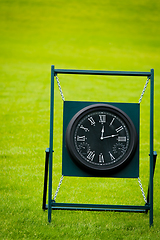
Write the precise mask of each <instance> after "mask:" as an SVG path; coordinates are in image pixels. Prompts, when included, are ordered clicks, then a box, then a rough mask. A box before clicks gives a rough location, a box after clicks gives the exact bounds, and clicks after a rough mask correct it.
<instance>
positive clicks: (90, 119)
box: [88, 117, 95, 126]
mask: <svg viewBox="0 0 160 240" xmlns="http://www.w3.org/2000/svg"><path fill="white" fill-rule="evenodd" d="M88 121H90V123H91V125H94V126H95V121H94V119H93V117H89V118H88Z"/></svg>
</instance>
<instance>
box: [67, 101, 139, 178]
mask: <svg viewBox="0 0 160 240" xmlns="http://www.w3.org/2000/svg"><path fill="white" fill-rule="evenodd" d="M66 147H67V150H68V153H69V155H70V157H71V159H72V160H73V161H74V162H75V163H76V164H78V166H80V167H81V168H83V169H84V170H85V171H87V172H94V173H97V174H101V173H102V174H103V173H105V174H106V173H111V172H114V171H117V170H119V169H120V168H122V167H124V166H125V165H126V164H127V163H128V162H129V161H130V160H131V159H132V157H133V155H134V153H135V150H136V147H137V133H136V129H135V127H134V124H133V122H132V121H131V119H130V118H129V117H128V115H127V114H125V113H124V112H123V111H122V110H120V109H118V108H116V107H114V106H112V105H108V104H93V105H90V106H88V107H85V108H83V109H82V110H80V111H79V112H78V113H77V114H75V115H74V117H73V118H72V119H71V121H70V123H69V124H68V127H67V131H66Z"/></svg>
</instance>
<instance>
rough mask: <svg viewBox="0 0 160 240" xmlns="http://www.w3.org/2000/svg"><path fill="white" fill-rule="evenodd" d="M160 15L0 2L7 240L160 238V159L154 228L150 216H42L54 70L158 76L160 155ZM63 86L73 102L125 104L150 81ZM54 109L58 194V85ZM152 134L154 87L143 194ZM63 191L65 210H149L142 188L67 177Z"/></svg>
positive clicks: (142, 4) (109, 6) (142, 0)
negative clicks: (69, 205)
mask: <svg viewBox="0 0 160 240" xmlns="http://www.w3.org/2000/svg"><path fill="white" fill-rule="evenodd" d="M159 12H160V2H159V1H157V0H153V1H152V2H151V1H148V0H139V1H137V0H128V1H127V0H124V1H117V0H115V1H109V0H105V1H104V0H99V1H95V0H92V1H91V0H81V1H78V0H75V1H73V0H68V1H66V0H59V1H51V0H46V1H42V0H32V1H31V0H28V1H26V0H14V1H12V0H4V1H3V0H0V106H1V114H0V132H1V136H0V163H1V168H0V171H1V174H0V182H1V186H0V189H1V190H0V193H1V197H0V201H1V203H0V215H1V219H0V225H1V231H0V232H1V233H0V238H1V239H35V238H37V239H105V238H108V239H128V236H130V239H159V237H158V234H159V224H160V219H159V213H160V207H159V206H160V201H159V193H160V192H159V186H160V180H159V161H158V160H157V167H156V172H155V179H154V183H155V188H154V209H155V210H154V224H155V225H154V228H152V229H149V226H148V225H149V224H148V222H149V220H148V215H143V214H140V215H137V214H122V213H87V212H78V213H77V212H63V211H62V212H61V211H55V212H54V213H52V215H53V216H52V219H53V221H52V223H51V224H50V225H48V223H47V211H46V212H43V211H42V210H41V205H42V195H43V174H44V157H45V152H44V151H45V149H46V148H47V147H48V146H49V107H50V103H49V101H50V68H51V65H52V64H53V65H55V68H68V69H89V70H111V71H112V70H119V71H150V69H151V68H154V70H155V132H154V136H155V147H154V150H156V151H157V153H159V147H160V142H159V136H160V130H159V120H160V113H159V107H160V91H159V87H160V68H159V56H160V15H159ZM59 79H60V82H61V85H62V89H63V92H64V96H65V98H66V100H92V101H120V102H138V100H139V97H140V94H141V91H142V89H143V87H144V84H145V82H146V78H122V77H107V78H104V77H102V76H101V77H97V76H96V77H93V76H73V75H72V76H70V75H67V76H65V75H60V76H59ZM104 79H105V80H108V81H104ZM55 104H56V108H55V133H54V134H55V139H56V140H55V142H54V149H55V159H54V163H55V168H54V177H55V180H54V182H53V191H55V190H56V187H57V185H58V182H59V178H60V176H61V136H62V101H61V97H60V94H59V91H58V87H57V86H56V93H55ZM148 128H149V86H148V88H147V90H146V93H145V96H144V98H143V100H142V107H141V135H140V143H141V152H140V156H141V162H140V176H141V179H142V182H143V184H144V189H145V192H147V185H148V175H149V170H148V164H149V161H148V153H149V140H148V138H149V130H148ZM106 181H107V191H106ZM63 184H64V185H63ZM63 184H62V186H63V187H62V189H61V190H60V191H61V192H60V193H59V194H60V196H59V199H57V200H59V201H66V202H67V201H70V202H74V201H75V202H85V201H87V202H99V203H101V202H103V203H106V198H107V203H108V202H112V203H115V204H116V203H118V204H123V203H124V204H128V203H132V204H134V203H135V202H136V203H141V202H142V203H143V199H142V196H141V192H140V190H139V188H138V184H137V182H136V181H134V180H133V181H131V180H129V181H127V180H122V179H119V180H114V181H111V179H108V180H106V179H87V180H86V179H75V178H72V179H68V178H66V180H64V183H63ZM137 189H138V190H137ZM122 192H123V193H124V194H123V196H122ZM138 194H139V195H138ZM57 198H58V197H57Z"/></svg>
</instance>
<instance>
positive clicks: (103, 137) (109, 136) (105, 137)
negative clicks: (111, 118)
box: [101, 134, 118, 140]
mask: <svg viewBox="0 0 160 240" xmlns="http://www.w3.org/2000/svg"><path fill="white" fill-rule="evenodd" d="M116 136H118V134H115V135H110V136H105V137H101V140H103V139H104V138H112V137H116Z"/></svg>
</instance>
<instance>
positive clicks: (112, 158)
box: [109, 152, 115, 161]
mask: <svg viewBox="0 0 160 240" xmlns="http://www.w3.org/2000/svg"><path fill="white" fill-rule="evenodd" d="M109 155H110V158H111V160H112V161H113V160H115V157H114V156H113V155H112V153H110V152H109Z"/></svg>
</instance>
